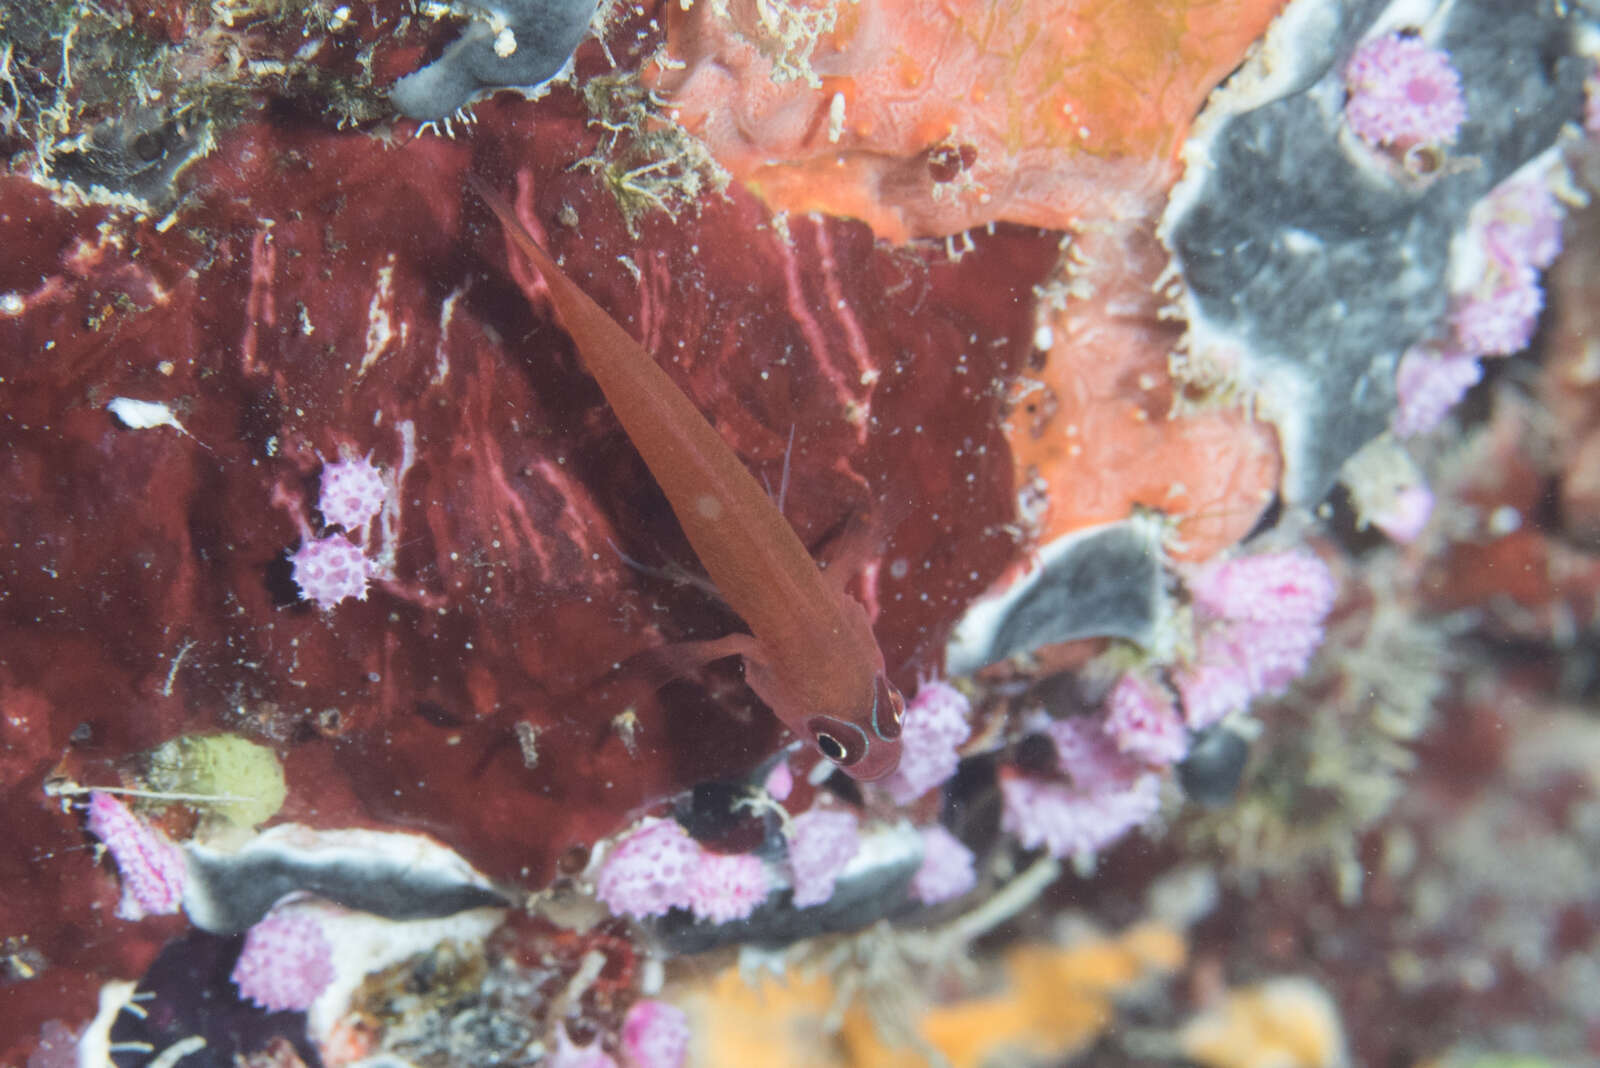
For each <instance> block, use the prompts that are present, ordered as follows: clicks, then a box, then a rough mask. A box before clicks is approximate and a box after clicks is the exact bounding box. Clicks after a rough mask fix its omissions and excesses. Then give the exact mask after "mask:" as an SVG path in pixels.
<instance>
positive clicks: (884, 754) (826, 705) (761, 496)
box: [474, 182, 905, 780]
mask: <svg viewBox="0 0 1600 1068" xmlns="http://www.w3.org/2000/svg"><path fill="white" fill-rule="evenodd" d="M474 188H475V190H476V191H477V193H478V195H479V196H481V197H482V198H483V200H484V201H485V202H486V203H487V204H488V205H489V207H490V208H492V209H493V210H494V212H495V214H496V215H497V216H498V217H499V219H500V222H501V224H502V225H503V226H504V227H505V230H506V233H507V234H508V235H509V236H510V238H511V240H512V243H513V244H514V245H516V247H517V249H518V250H519V251H520V252H521V253H522V255H523V256H525V257H526V258H527V259H528V261H529V262H530V263H531V264H532V265H533V266H534V267H535V268H536V269H537V270H538V271H539V273H540V275H542V276H543V277H544V280H545V283H546V285H547V286H548V287H549V291H550V299H551V302H552V303H553V304H554V305H555V308H556V312H557V314H558V315H559V316H560V318H561V322H562V324H563V325H564V326H565V327H566V329H567V332H568V333H569V334H570V335H571V336H572V339H573V341H574V342H575V343H576V344H577V347H578V351H579V353H580V355H581V356H582V358H583V362H584V365H585V367H586V368H587V370H588V371H589V373H590V374H591V375H593V376H594V379H595V381H596V382H598V383H599V385H600V389H601V391H602V392H603V393H604V394H605V396H606V400H607V402H608V403H609V404H610V406H611V409H612V411H614V412H615V413H616V415H617V419H618V421H619V422H621V424H622V426H623V429H624V430H625V431H627V434H628V437H629V439H630V440H631V441H632V442H633V444H634V447H635V448H637V449H638V450H639V454H640V456H642V457H643V458H644V461H645V465H646V466H647V467H649V469H650V473H651V474H652V475H653V476H654V477H655V480H656V482H657V484H659V485H660V487H661V490H662V493H663V494H665V496H666V498H667V501H668V502H669V503H670V505H671V506H672V510H673V513H674V514H675V515H676V516H677V518H678V522H679V523H680V524H681V525H682V527H683V531H684V534H685V535H686V536H687V537H688V539H689V544H690V545H691V546H692V547H693V548H694V551H695V555H696V556H698V557H699V559H700V562H701V564H702V565H703V566H704V567H705V569H706V573H707V574H708V575H710V577H711V580H712V582H713V583H715V584H716V587H717V590H718V592H719V593H720V594H721V596H722V598H723V599H724V600H725V601H726V602H727V603H728V605H729V607H731V608H732V609H733V610H734V611H735V612H737V613H738V614H739V616H740V617H741V618H742V619H743V620H744V621H745V623H746V625H748V626H749V628H750V634H748V635H744V634H732V635H728V636H727V637H726V638H723V639H719V640H716V641H711V642H703V643H693V646H694V647H695V648H696V649H698V650H699V652H700V654H701V655H700V657H699V658H700V659H701V661H702V662H705V661H709V660H713V659H718V658H720V657H722V656H731V655H735V654H737V655H739V656H741V657H743V658H744V664H745V681H746V682H747V683H748V684H749V685H750V688H751V689H752V690H754V691H755V693H756V695H757V696H758V697H760V698H761V699H762V700H763V701H764V702H766V704H767V705H768V706H769V707H770V708H771V709H772V711H773V712H774V713H775V714H776V715H777V716H778V717H779V718H780V719H781V720H783V722H784V723H785V724H786V725H787V726H788V727H789V728H790V729H791V730H793V731H794V732H795V733H796V734H798V735H799V736H800V737H802V738H804V739H806V740H808V741H810V742H811V743H812V744H814V745H815V746H816V747H817V748H818V749H819V750H820V751H821V752H822V754H823V755H824V756H826V757H828V759H830V760H832V761H833V762H834V763H835V764H837V765H839V766H840V767H841V768H843V769H844V770H845V771H846V772H847V773H848V774H850V775H851V776H853V777H855V778H857V779H864V780H871V779H878V778H882V777H883V776H885V775H888V774H890V773H891V772H893V771H894V770H895V768H896V767H898V766H899V763H900V719H901V716H902V714H903V712H904V708H905V701H904V699H903V698H902V697H901V695H900V692H899V691H898V690H897V689H896V688H895V686H894V684H893V683H891V682H890V681H889V679H888V677H887V675H886V673H885V670H884V663H883V653H882V651H881V650H880V649H879V647H878V641H877V638H876V637H875V636H874V634H873V632H872V624H871V622H870V621H869V620H868V619H867V614H866V611H865V609H863V608H862V606H861V604H860V603H859V602H858V601H856V600H855V599H854V598H853V597H851V596H850V595H849V594H848V593H847V592H846V591H845V590H844V589H843V588H842V586H841V584H839V583H837V582H834V581H831V580H830V579H829V578H828V577H827V576H825V575H824V574H823V572H822V570H821V568H819V567H818V566H817V563H816V561H814V560H813V559H812V558H811V554H810V552H809V551H807V549H806V547H805V545H804V543H802V542H801V541H800V538H799V536H798V535H796V534H795V531H794V528H793V527H792V526H790V525H789V521H788V520H787V519H785V518H784V517H783V514H782V513H781V512H780V511H779V510H778V507H777V505H776V504H774V503H773V501H772V499H771V498H770V497H769V496H768V495H767V492H766V490H765V489H764V488H763V487H762V485H761V484H760V483H759V482H758V481H757V480H756V479H755V477H754V476H753V475H751V473H750V472H749V470H748V469H747V468H746V467H745V466H744V463H743V462H742V461H741V460H740V459H739V457H738V456H737V455H735V453H734V452H733V450H732V449H731V448H729V447H728V444H727V442H725V441H723V439H722V436H721V435H720V434H718V433H717V431H716V429H715V428H714V427H712V425H711V424H710V423H709V422H708V421H707V420H706V418H705V416H704V415H702V414H701V412H700V410H699V409H698V408H696V407H695V406H694V403H693V402H692V401H691V400H690V399H689V398H688V396H687V395H685V394H684V392H683V390H682V389H680V388H679V387H678V385H677V383H676V382H674V381H673V380H672V378H671V377H670V376H669V375H668V374H667V373H666V372H665V371H663V370H662V369H661V367H660V366H659V365H658V364H657V363H656V362H655V360H653V359H652V358H651V357H650V354H649V353H647V352H646V351H645V350H644V348H643V347H642V346H641V345H640V344H639V343H638V342H637V341H635V340H634V339H633V338H632V337H631V336H630V335H629V334H628V332H627V331H626V330H624V329H623V328H622V326H621V325H620V324H619V323H618V322H617V321H616V320H615V319H613V318H612V317H611V316H610V315H609V314H608V313H607V312H606V311H605V310H604V309H603V308H601V307H600V306H599V305H598V304H596V303H595V302H594V301H593V300H592V299H591V298H590V297H589V295H588V294H586V293H585V292H584V291H583V290H582V289H581V288H579V286H578V285H577V283H575V282H574V281H572V280H571V279H570V278H568V277H567V275H566V274H565V272H563V271H562V270H561V268H560V267H559V266H557V265H556V263H555V261H554V260H553V259H552V258H551V257H550V255H549V254H548V253H546V252H545V251H544V249H543V248H541V247H540V245H539V243H538V242H537V241H536V240H534V238H533V235H531V234H530V233H528V231H527V229H526V228H525V227H524V226H523V225H522V224H521V223H520V222H519V221H518V220H517V217H516V215H515V214H514V213H513V211H512V208H511V206H510V205H509V204H507V203H506V202H505V201H504V200H503V199H502V198H500V197H499V196H497V195H496V194H494V193H493V192H491V191H489V190H487V189H485V188H483V187H482V185H481V184H480V183H477V182H474Z"/></svg>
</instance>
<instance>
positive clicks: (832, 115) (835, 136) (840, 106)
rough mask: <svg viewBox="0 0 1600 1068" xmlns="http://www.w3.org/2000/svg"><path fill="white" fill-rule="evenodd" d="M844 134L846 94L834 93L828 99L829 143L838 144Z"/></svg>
mask: <svg viewBox="0 0 1600 1068" xmlns="http://www.w3.org/2000/svg"><path fill="white" fill-rule="evenodd" d="M843 136H844V94H843V93H834V94H833V99H832V100H830V101H828V143H829V144H831V145H836V144H838V143H839V138H841V137H843Z"/></svg>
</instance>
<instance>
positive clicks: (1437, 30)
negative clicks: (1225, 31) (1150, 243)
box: [1162, 0, 1588, 505]
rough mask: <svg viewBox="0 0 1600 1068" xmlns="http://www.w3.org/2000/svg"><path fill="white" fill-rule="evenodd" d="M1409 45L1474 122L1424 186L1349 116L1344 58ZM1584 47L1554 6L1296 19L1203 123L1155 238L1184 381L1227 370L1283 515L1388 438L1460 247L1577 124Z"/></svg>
mask: <svg viewBox="0 0 1600 1068" xmlns="http://www.w3.org/2000/svg"><path fill="white" fill-rule="evenodd" d="M1411 29H1416V30H1418V31H1420V32H1421V34H1422V35H1423V37H1424V38H1425V39H1426V40H1428V42H1429V43H1430V44H1432V45H1433V46H1434V47H1437V48H1440V49H1443V50H1444V51H1446V52H1447V53H1448V54H1449V56H1450V58H1451V62H1452V63H1453V64H1454V65H1455V67H1456V69H1457V70H1458V71H1459V72H1460V76H1461V82H1462V86H1463V89H1464V92H1465V97H1466V110H1467V119H1466V122H1465V123H1464V124H1463V125H1462V127H1461V129H1460V131H1459V134H1458V135H1457V138H1456V141H1455V143H1454V144H1453V145H1450V146H1448V151H1447V153H1446V155H1445V156H1444V158H1443V160H1442V161H1441V162H1439V164H1438V166H1437V167H1436V168H1435V169H1434V171H1433V172H1432V173H1430V174H1427V175H1422V176H1418V177H1413V176H1410V175H1408V174H1406V173H1405V172H1404V171H1403V170H1401V169H1400V168H1398V167H1396V166H1394V165H1392V164H1391V163H1390V161H1389V160H1388V159H1387V158H1386V157H1381V156H1378V155H1376V154H1375V153H1373V151H1372V150H1371V148H1370V147H1369V146H1366V145H1364V144H1363V143H1362V142H1360V140H1359V139H1358V138H1356V137H1354V136H1353V135H1352V134H1351V133H1350V132H1349V130H1348V129H1347V124H1346V122H1345V120H1344V115H1343V108H1344V103H1345V75H1344V70H1345V64H1346V63H1347V61H1348V59H1349V57H1350V55H1351V54H1352V52H1353V51H1354V50H1355V49H1356V48H1357V46H1358V45H1359V44H1360V43H1361V42H1362V41H1364V40H1366V39H1368V38H1370V37H1371V36H1372V35H1373V34H1374V33H1375V32H1395V31H1400V30H1411ZM1576 37H1577V29H1576V19H1575V18H1573V17H1570V16H1569V15H1566V14H1561V13H1558V12H1557V11H1556V10H1555V9H1553V8H1551V7H1548V6H1530V7H1524V8H1518V9H1516V10H1511V11H1507V10H1505V9H1504V8H1503V7H1502V6H1501V5H1496V4H1492V3H1488V2H1487V0H1467V2H1461V3H1456V4H1453V5H1448V6H1446V7H1431V8H1430V7H1429V6H1427V5H1423V4H1419V3H1416V2H1415V0H1405V2H1403V3H1398V4H1391V5H1384V4H1380V3H1375V2H1337V0H1297V2H1296V3H1295V4H1293V5H1291V6H1290V8H1289V9H1288V11H1286V12H1285V14H1284V16H1283V19H1282V20H1281V21H1280V23H1279V24H1278V25H1277V26H1276V27H1275V28H1274V30H1273V32H1272V33H1270V34H1269V35H1268V37H1267V39H1266V42H1265V44H1264V46H1263V48H1262V49H1261V51H1260V52H1259V53H1258V55H1257V57H1256V58H1255V60H1254V61H1253V63H1252V64H1251V65H1250V66H1249V67H1247V68H1246V70H1245V71H1243V72H1241V74H1240V75H1238V76H1236V77H1235V79H1234V81H1233V82H1231V83H1229V85H1227V86H1225V87H1224V88H1223V89H1222V90H1220V91H1219V92H1218V93H1217V94H1216V96H1215V97H1214V98H1213V101H1212V104H1211V105H1210V109H1209V113H1208V114H1207V115H1206V116H1204V117H1203V118H1202V120H1201V121H1200V122H1198V123H1196V126H1195V135H1194V137H1193V139H1192V140H1191V142H1190V143H1189V145H1188V146H1187V147H1186V149H1185V153H1184V156H1185V163H1186V165H1187V171H1186V175H1185V178H1184V180H1183V181H1182V182H1181V183H1180V184H1179V186H1178V187H1177V189H1176V190H1175V191H1174V193H1173V196H1172V200H1171V203H1170V205H1169V207H1168V210H1167V213H1166V215H1165V217H1164V218H1163V222H1162V236H1163V239H1164V240H1165V241H1166V242H1167V244H1168V246H1169V248H1170V249H1171V250H1172V252H1173V255H1174V260H1175V263H1176V265H1177V267H1178V268H1179V270H1180V272H1181V276H1182V282H1183V286H1182V292H1181V295H1180V296H1179V303H1180V306H1181V309H1182V311H1183V313H1184V315H1185V317H1186V318H1187V320H1188V322H1189V333H1188V336H1187V338H1186V354H1185V356H1184V357H1183V359H1181V360H1180V361H1179V371H1180V373H1182V372H1183V371H1184V365H1185V364H1187V365H1189V366H1190V367H1196V366H1205V365H1206V364H1208V363H1209V364H1213V365H1220V366H1221V367H1222V368H1223V369H1224V370H1225V371H1226V373H1227V374H1228V375H1229V376H1231V377H1233V378H1234V379H1235V380H1236V381H1237V382H1238V383H1239V384H1241V385H1245V386H1248V387H1250V388H1253V389H1254V390H1255V393H1256V397H1257V399H1258V401H1259V403H1260V407H1261V410H1262V411H1263V413H1264V414H1265V415H1266V416H1267V417H1268V418H1270V419H1271V420H1272V421H1273V423H1274V424H1275V425H1276V426H1277V428H1278V431H1279V435H1280V440H1281V444H1282V448H1283V454H1284V476H1283V486H1282V491H1283V495H1284V497H1285V499H1286V500H1287V501H1289V502H1290V503H1292V504H1302V505H1303V504H1310V503H1314V502H1315V501H1316V500H1318V499H1319V498H1321V497H1322V495H1323V494H1324V493H1326V492H1327V490H1328V489H1329V488H1330V487H1331V486H1332V484H1333V482H1334V481H1335V480H1336V478H1337V477H1338V473H1339V469H1340V468H1341V467H1342V466H1343V464H1344V462H1345V460H1347V459H1348V458H1349V457H1350V456H1351V455H1353V454H1354V453H1355V452H1356V451H1357V450H1358V449H1360V447H1361V446H1362V445H1364V444H1365V443H1366V442H1367V441H1368V440H1370V439H1371V438H1372V437H1374V436H1376V435H1377V434H1379V433H1381V432H1382V431H1383V430H1384V428H1385V427H1386V426H1387V425H1388V423H1389V420H1390V417H1391V414H1392V413H1393V411H1394V407H1395V383H1394V380H1395V367H1396V364H1397V361H1398V359H1399V356H1400V354H1401V353H1402V352H1403V351H1404V350H1405V349H1406V348H1407V347H1409V346H1410V345H1411V344H1413V343H1415V342H1417V341H1418V340H1420V339H1423V338H1425V337H1427V336H1429V335H1430V334H1431V333H1432V332H1434V331H1435V330H1437V329H1438V328H1439V326H1440V324H1441V322H1442V320H1443V319H1444V316H1445V313H1446V310H1447V299H1448V290H1447V287H1446V284H1445V283H1446V280H1447V277H1448V272H1449V269H1450V255H1449V253H1450V242H1451V237H1452V235H1454V234H1456V233H1457V232H1458V231H1460V230H1461V229H1462V227H1463V226H1465V225H1466V222H1467V216H1468V213H1469V212H1470V210H1471V209H1472V207H1473V205H1474V204H1476V203H1477V202H1478V201H1479V200H1480V199H1482V197H1483V196H1484V195H1485V194H1486V193H1487V192H1488V191H1489V190H1490V189H1492V188H1493V187H1494V186H1496V185H1497V184H1499V183H1500V182H1501V181H1502V180H1503V179H1505V178H1506V177H1507V176H1508V175H1510V174H1511V173H1512V172H1514V171H1516V170H1517V169H1518V168H1519V167H1521V166H1522V165H1523V164H1525V163H1526V162H1527V161H1528V160H1530V159H1532V158H1533V157H1534V156H1536V155H1538V154H1539V153H1540V152H1542V151H1544V150H1545V149H1546V148H1547V147H1548V146H1549V145H1550V144H1551V143H1552V142H1554V141H1555V139H1556V138H1557V136H1558V135H1559V134H1560V133H1561V130H1562V128H1563V127H1564V126H1565V125H1566V124H1567V123H1568V122H1569V121H1570V120H1574V119H1576V118H1577V116H1578V115H1579V114H1580V112H1581V108H1582V103H1583V79H1584V76H1585V74H1586V72H1587V68H1588V63H1587V62H1586V61H1585V60H1583V59H1582V58H1580V57H1579V56H1578V55H1577V54H1576ZM1212 370H1215V368H1214V367H1213V368H1212ZM1190 373H1191V374H1192V373H1193V372H1190Z"/></svg>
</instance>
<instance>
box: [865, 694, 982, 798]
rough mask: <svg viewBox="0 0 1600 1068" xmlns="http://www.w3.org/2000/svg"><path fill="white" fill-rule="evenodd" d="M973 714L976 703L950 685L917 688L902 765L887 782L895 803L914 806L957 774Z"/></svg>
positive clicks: (905, 720)
mask: <svg viewBox="0 0 1600 1068" xmlns="http://www.w3.org/2000/svg"><path fill="white" fill-rule="evenodd" d="M971 715H972V703H971V702H970V701H968V700H967V698H966V696H965V695H964V694H962V692H961V691H960V690H958V689H956V688H955V687H954V686H951V685H950V684H949V683H947V682H938V681H933V682H928V683H925V684H923V685H922V686H919V687H918V688H917V696H916V697H915V698H914V699H913V700H912V701H911V703H910V704H909V705H907V706H906V711H905V715H904V717H902V720H901V725H900V766H899V768H897V769H896V770H895V772H894V774H892V775H890V776H889V777H888V778H887V779H885V780H884V782H883V787H884V789H885V790H887V791H888V792H889V796H890V797H891V798H893V799H894V803H895V804H897V805H906V804H910V803H911V802H912V801H915V800H916V799H917V798H919V797H921V796H922V795H923V794H925V793H927V792H928V791H929V790H931V789H933V788H934V787H935V786H938V785H939V784H940V783H943V782H945V781H946V780H948V779H949V778H950V776H952V775H954V774H955V773H956V765H957V764H959V763H960V760H961V757H960V753H959V750H960V748H961V746H962V745H963V744H964V743H965V742H966V740H967V739H968V738H969V737H970V736H971V734H972V725H971V723H970V722H969V720H970V718H971Z"/></svg>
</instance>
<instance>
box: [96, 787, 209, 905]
mask: <svg viewBox="0 0 1600 1068" xmlns="http://www.w3.org/2000/svg"><path fill="white" fill-rule="evenodd" d="M88 827H89V833H90V834H92V835H94V836H95V837H96V838H98V839H100V841H101V842H103V843H105V847H106V850H107V851H108V852H109V853H110V854H111V859H113V860H115V861H116V862H117V872H118V874H119V875H121V876H122V900H121V901H120V902H119V903H118V905H117V915H118V916H120V917H122V918H123V919H125V920H141V919H143V918H144V917H146V916H163V915H168V914H171V913H174V912H177V911H178V909H179V907H180V905H181V904H182V902H183V887H184V884H185V882H186V881H187V879H188V867H187V866H186V864H185V862H184V859H183V851H182V850H180V849H179V848H178V847H177V846H175V845H173V844H172V842H171V841H169V840H168V839H167V837H166V835H164V834H162V833H161V832H160V831H158V830H156V829H155V828H153V827H151V826H150V825H149V824H147V823H145V822H144V821H143V820H142V819H140V818H139V817H138V816H135V815H134V814H133V813H132V812H130V811H128V807H127V806H126V805H124V804H123V803H122V802H121V801H118V800H117V799H116V798H115V797H113V796H112V795H111V794H108V793H106V792H105V791H103V790H94V791H92V792H91V793H90V794H89V821H88Z"/></svg>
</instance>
